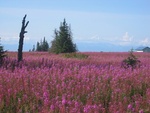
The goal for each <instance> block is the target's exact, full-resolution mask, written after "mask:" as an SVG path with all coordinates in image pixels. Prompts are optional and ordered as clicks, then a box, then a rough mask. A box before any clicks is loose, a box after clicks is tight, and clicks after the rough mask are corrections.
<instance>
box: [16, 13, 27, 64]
mask: <svg viewBox="0 0 150 113" xmlns="http://www.w3.org/2000/svg"><path fill="white" fill-rule="evenodd" d="M26 17H27V15H25V16H24V17H23V20H22V27H21V32H20V35H19V37H20V38H19V46H18V62H20V61H21V60H22V59H23V57H22V49H23V40H24V34H25V33H27V31H25V28H26V27H27V25H28V24H29V21H27V23H26V20H25V19H26Z"/></svg>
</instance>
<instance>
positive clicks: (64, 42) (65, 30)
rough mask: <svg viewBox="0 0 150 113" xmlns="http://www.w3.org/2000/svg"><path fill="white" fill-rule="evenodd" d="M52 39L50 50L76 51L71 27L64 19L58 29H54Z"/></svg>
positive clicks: (56, 51) (60, 51)
mask: <svg viewBox="0 0 150 113" xmlns="http://www.w3.org/2000/svg"><path fill="white" fill-rule="evenodd" d="M54 35H55V36H54V40H53V41H52V42H51V43H52V45H51V48H50V52H54V53H70V52H76V51H77V49H76V45H75V44H73V41H72V32H71V27H70V26H68V25H67V23H66V20H65V19H64V21H63V22H62V23H61V25H60V27H59V31H57V30H56V29H55V31H54Z"/></svg>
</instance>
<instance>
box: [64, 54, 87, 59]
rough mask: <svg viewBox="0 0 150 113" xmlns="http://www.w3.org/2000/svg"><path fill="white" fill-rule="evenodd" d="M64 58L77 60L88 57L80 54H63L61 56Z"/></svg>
mask: <svg viewBox="0 0 150 113" xmlns="http://www.w3.org/2000/svg"><path fill="white" fill-rule="evenodd" d="M63 56H64V57H65V58H77V59H87V58H88V55H86V54H81V53H65V54H63Z"/></svg>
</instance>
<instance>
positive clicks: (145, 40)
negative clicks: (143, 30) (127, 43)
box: [140, 38, 150, 46]
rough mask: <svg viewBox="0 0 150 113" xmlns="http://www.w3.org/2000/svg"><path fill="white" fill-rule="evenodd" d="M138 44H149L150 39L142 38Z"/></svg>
mask: <svg viewBox="0 0 150 113" xmlns="http://www.w3.org/2000/svg"><path fill="white" fill-rule="evenodd" d="M140 45H142V46H150V39H149V38H145V39H143V40H141V41H140Z"/></svg>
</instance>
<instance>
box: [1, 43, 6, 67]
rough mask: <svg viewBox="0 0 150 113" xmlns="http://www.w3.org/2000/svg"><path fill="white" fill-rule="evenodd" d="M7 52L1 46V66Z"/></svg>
mask: <svg viewBox="0 0 150 113" xmlns="http://www.w3.org/2000/svg"><path fill="white" fill-rule="evenodd" d="M5 53H6V51H4V49H3V46H2V45H1V44H0V66H2V64H3V60H4V57H6V54H5Z"/></svg>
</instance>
